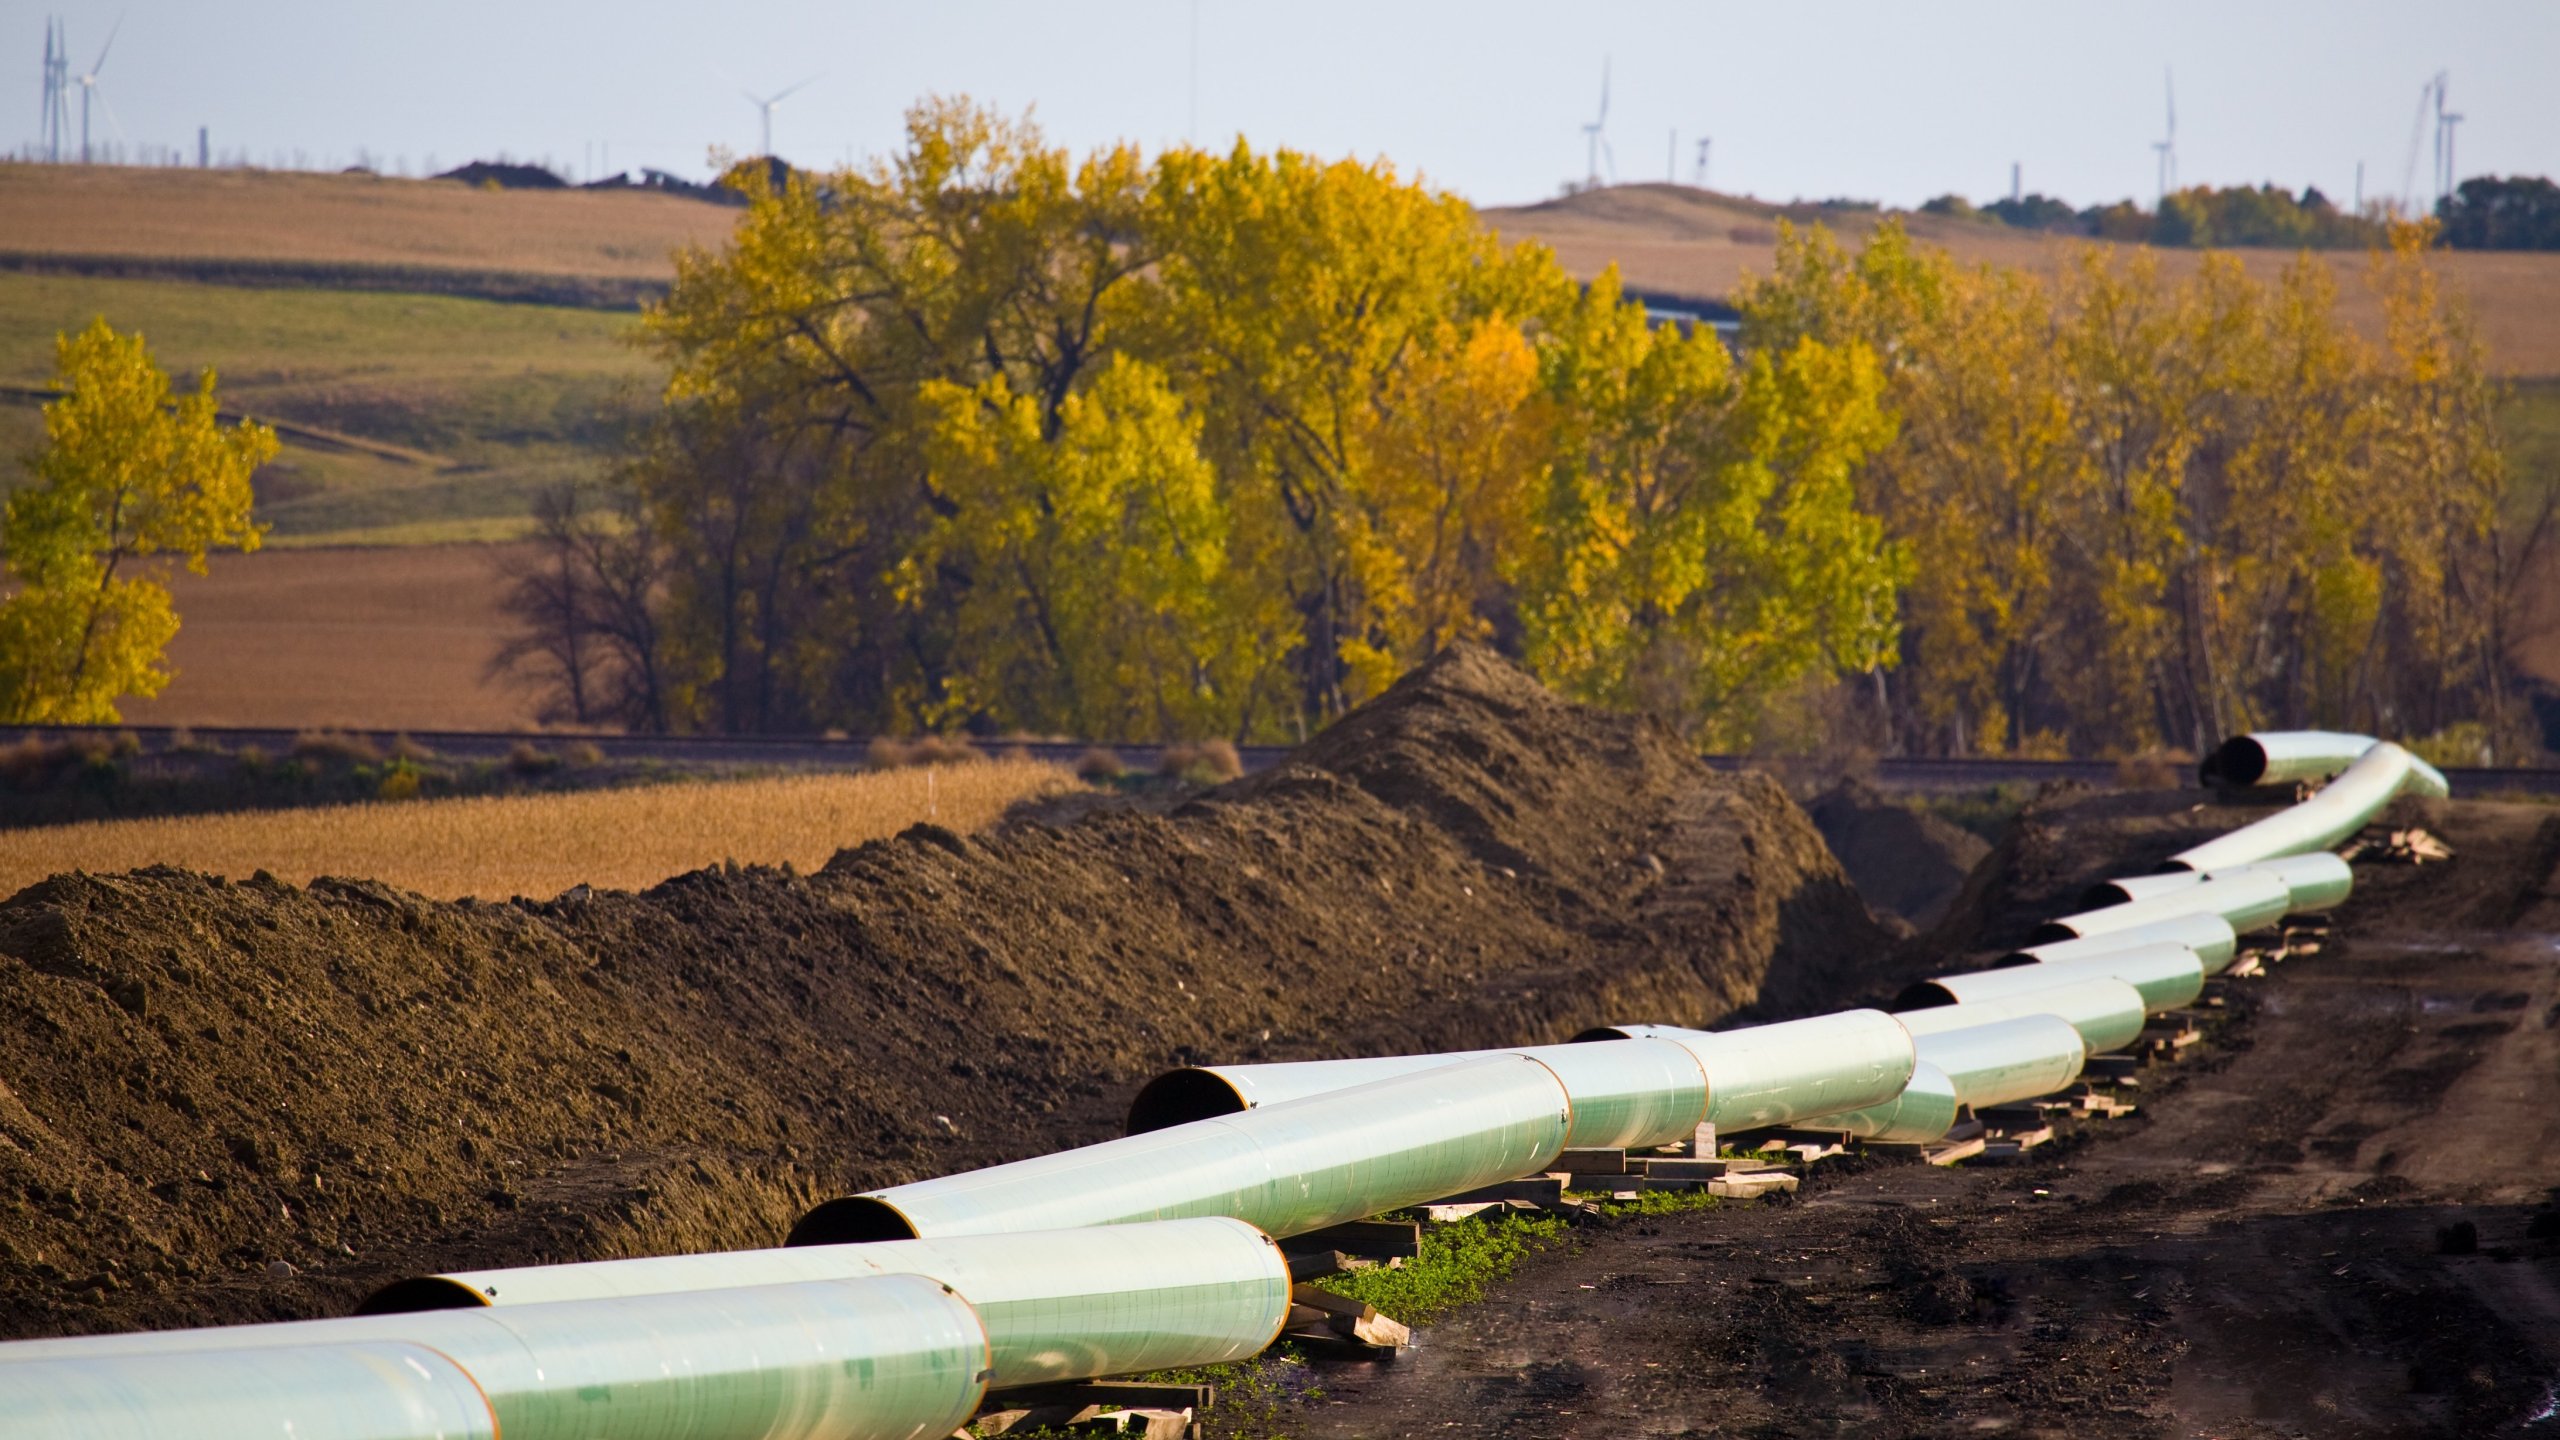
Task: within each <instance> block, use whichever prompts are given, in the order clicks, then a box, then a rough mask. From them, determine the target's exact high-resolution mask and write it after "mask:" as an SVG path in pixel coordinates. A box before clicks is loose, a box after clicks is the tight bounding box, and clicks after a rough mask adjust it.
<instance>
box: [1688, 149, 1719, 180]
mask: <svg viewBox="0 0 2560 1440" xmlns="http://www.w3.org/2000/svg"><path fill="white" fill-rule="evenodd" d="M1715 143H1716V142H1715V141H1714V140H1713V139H1711V138H1705V137H1701V138H1700V139H1699V141H1698V173H1697V174H1695V175H1693V176H1691V177H1689V183H1690V184H1692V185H1695V186H1697V187H1698V188H1699V189H1701V190H1704V189H1706V188H1707V147H1709V146H1711V145H1713V144H1715Z"/></svg>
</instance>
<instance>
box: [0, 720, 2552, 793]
mask: <svg viewBox="0 0 2560 1440" xmlns="http://www.w3.org/2000/svg"><path fill="white" fill-rule="evenodd" d="M304 733H307V732H305V731H299V730H291V729H277V728H264V727H244V726H216V725H196V726H167V725H117V726H43V725H6V726H0V746H5V745H14V744H17V743H19V742H20V741H22V740H26V739H29V738H68V737H76V736H81V735H93V736H100V737H112V736H115V735H119V734H125V735H131V736H133V737H134V739H135V740H137V741H139V742H140V743H141V746H142V753H144V754H146V755H151V754H168V753H170V752H172V751H174V750H176V749H177V748H178V746H179V745H180V743H181V742H183V741H184V740H186V739H189V738H192V739H193V741H194V742H195V743H196V744H198V745H216V746H220V747H221V748H223V749H225V750H235V751H236V750H240V749H244V748H248V747H255V748H257V749H260V750H263V751H265V752H266V753H268V754H270V755H282V754H285V753H287V752H289V751H290V750H291V749H292V748H293V744H294V741H295V739H296V738H297V737H298V736H300V735H302V734H304ZM343 733H347V734H352V735H362V736H365V737H367V738H370V739H371V740H373V741H374V742H375V743H376V744H378V745H383V746H386V747H387V746H388V745H389V744H390V743H391V741H392V739H393V737H394V736H396V735H406V736H408V737H409V738H410V739H411V740H412V741H414V742H416V743H417V744H419V745H421V746H424V747H425V748H427V749H429V750H432V751H434V752H435V753H436V754H438V755H445V756H451V757H454V758H456V759H469V760H497V759H504V758H505V757H506V756H507V755H508V754H509V753H511V752H512V751H514V749H515V748H516V747H517V746H518V745H533V746H536V747H538V748H541V749H545V750H553V751H557V750H559V749H560V748H562V747H563V746H567V745H573V744H577V743H579V742H581V741H584V742H585V743H587V744H590V745H593V746H594V747H596V749H597V750H599V751H601V752H603V754H604V755H605V757H606V758H607V759H611V760H660V761H666V762H670V763H679V764H696V765H743V766H789V767H795V768H807V769H849V768H852V767H855V766H859V765H861V764H863V763H864V762H865V759H866V757H867V756H868V754H869V752H870V745H871V738H870V737H869V736H860V737H850V738H841V737H840V738H830V737H827V736H820V735H630V734H621V733H614V732H588V731H564V730H546V731H532V730H381V729H358V730H350V731H346V732H343ZM975 743H976V744H977V746H978V748H979V749H981V750H983V751H985V752H986V753H988V754H990V755H1003V754H1012V753H1016V752H1019V753H1022V754H1026V755H1029V756H1030V757H1032V758H1033V759H1036V760H1047V761H1052V762H1055V763H1057V764H1061V765H1073V764H1074V763H1075V762H1076V761H1077V759H1079V758H1080V757H1081V756H1083V755H1084V753H1085V752H1086V751H1088V750H1091V749H1094V748H1097V746H1099V748H1103V749H1107V750H1110V751H1111V752H1112V753H1114V754H1116V755H1118V756H1119V757H1120V759H1121V761H1122V763H1123V764H1126V765H1128V766H1130V767H1131V768H1133V769H1140V770H1145V769H1151V768H1153V767H1154V766H1155V765H1156V764H1157V763H1158V761H1159V760H1160V759H1161V758H1162V756H1163V754H1164V751H1165V749H1166V747H1165V746H1162V745H1157V744H1104V743H1102V742H1096V741H1090V740H1013V739H1001V738H989V739H981V740H978V741H976V742H975ZM1291 748H1292V747H1290V746H1286V745H1239V746H1237V747H1236V754H1237V755H1238V756H1239V757H1240V758H1241V759H1242V760H1243V761H1244V767H1245V769H1247V770H1249V771H1251V770H1264V769H1268V768H1270V767H1271V766H1273V765H1276V764H1278V763H1280V761H1281V759H1282V758H1284V757H1285V756H1287V755H1288V753H1289V751H1290V749H1291ZM1706 761H1707V763H1708V764H1709V765H1711V766H1714V767H1715V768H1716V769H1719V770H1748V769H1753V768H1756V767H1758V766H1760V765H1762V764H1764V763H1766V762H1764V761H1762V760H1760V759H1757V758H1755V757H1752V756H1747V755H1710V756H1707V757H1706ZM2117 773H2118V772H2117V767H2116V764H2115V762H2113V761H2110V760H2007V759H1978V758H1965V759H1936V758H1929V757H1923V756H1888V757H1885V758H1883V759H1880V760H1878V761H1877V762H1876V768H1875V781H1876V783H1877V784H1879V785H1881V786H1883V787H1885V788H1887V789H1895V790H1970V789H1976V788H1979V787H1982V786H1987V785H2004V784H2031V785H2032V784H2044V783H2047V782H2051V781H2063V780H2076V781H2079V782H2081V783H2083V784H2090V785H2106V784H2112V783H2114V781H2115V780H2116V777H2117ZM2444 773H2445V776H2446V778H2448V779H2450V780H2452V781H2453V782H2454V784H2455V787H2456V791H2457V793H2460V794H2464V795H2473V796H2486V795H2499V794H2530V795H2560V769H2523V768H2517V767H2487V766H2472V767H2463V768H2456V767H2448V768H2446V770H2445V772H2444Z"/></svg>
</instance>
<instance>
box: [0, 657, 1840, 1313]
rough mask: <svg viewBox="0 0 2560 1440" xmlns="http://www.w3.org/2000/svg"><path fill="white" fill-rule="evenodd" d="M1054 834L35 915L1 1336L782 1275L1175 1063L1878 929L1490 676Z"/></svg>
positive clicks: (1569, 992)
mask: <svg viewBox="0 0 2560 1440" xmlns="http://www.w3.org/2000/svg"><path fill="white" fill-rule="evenodd" d="M1078 803H1079V805H1080V806H1081V807H1082V808H1083V809H1084V810H1085V812H1086V813H1084V815H1083V818H1081V819H1078V820H1074V821H1073V822H1072V823H1069V822H1068V820H1067V819H1066V817H1065V815H1064V813H1063V812H1060V813H1058V814H1057V816H1056V819H1055V823H1052V822H1051V821H1047V820H1043V819H1041V818H1039V817H1038V816H1037V815H1036V814H1035V815H1032V816H1026V817H1023V818H1020V819H1018V820H1017V821H1015V822H1014V823H1012V824H1009V825H1005V826H1002V827H999V828H997V829H996V830H994V831H991V832H989V833H987V834H985V835H982V836H979V837H963V836H960V835H958V834H956V833H954V832H953V831H951V830H949V829H947V828H943V827H931V826H927V827H918V828H917V829H915V830H912V831H909V832H907V833H906V834H903V835H901V836H899V837H897V838H895V839H892V840H888V841H881V842H874V843H872V844H868V845H864V846H861V847H859V848H856V849H850V850H847V851H845V852H843V853H841V854H839V855H837V856H836V857H835V859H834V860H832V861H830V862H829V863H828V864H827V865H826V866H825V867H824V868H823V869H822V870H820V871H819V872H818V873H815V874H786V873H783V872H781V871H779V870H771V869H763V868H752V869H745V870H739V871H730V870H727V869H725V868H724V869H720V870H706V871H700V872H696V873H694V874H690V875H686V876H682V877H679V878H677V879H675V880H672V881H669V882H667V883H666V884H664V885H661V886H658V887H656V888H655V889H652V890H650V891H647V892H645V893H641V894H636V895H635V894H627V893H617V892H610V891H598V892H596V893H594V894H592V895H586V896H578V897H563V898H562V899H560V900H558V901H548V902H530V901H529V902H522V903H508V904H500V905H489V904H471V903H444V902H438V901H433V900H427V899H423V898H420V897H418V896H416V895H412V894H408V893H405V892H402V891H399V890H395V889H393V888H391V887H388V886H385V885H381V884H378V883H375V882H371V881H359V880H347V881H334V880H333V881H318V882H314V883H313V884H312V885H311V886H310V887H309V888H307V889H305V888H298V887H294V886H290V885H286V884H283V883H281V882H269V881H252V882H250V883H247V884H234V883H230V882H226V881H221V880H216V879H212V878H209V877H205V876H200V875H195V874H191V873H188V872H184V871H178V870H156V871H149V872H144V873H140V874H135V875H130V876H124V877H117V878H92V877H69V878H62V879H54V880H48V881H46V882H44V883H42V884H40V885H37V886H35V887H33V888H31V889H29V890H26V891H24V892H22V893H20V894H19V895H17V896H16V897H15V898H13V899H11V900H9V901H8V902H7V903H6V904H5V905H0V1086H5V1090H0V1135H5V1136H6V1137H7V1139H8V1143H6V1144H0V1333H6V1334H9V1335H39V1334H48V1333H62V1332H67V1331H75V1330H94V1329H101V1328H120V1327H136V1326H145V1325H182V1324H203V1323H212V1322H217V1321H223V1320H237V1319H248V1318H252V1317H261V1316H287V1315H312V1314H321V1313H328V1312H331V1311H335V1310H342V1309H344V1308H345V1307H346V1306H347V1305H349V1304H350V1303H352V1301H353V1300H354V1299H355V1298H356V1297H358V1296H359V1295H361V1294H362V1293H364V1292H365V1291H367V1290H368V1289H369V1288H371V1287H372V1286H374V1285H378V1284H380V1283H382V1282H383V1281H385V1280H388V1279H390V1278H393V1277H396V1276H398V1275H400V1274H402V1273H404V1272H412V1271H417V1270H421V1269H430V1268H444V1267H449V1266H454V1265H460V1264H466V1263H468V1264H495V1263H520V1262H530V1261H538V1260H546V1259H569V1258H579V1257H592V1256H605V1255H623V1254H636V1253H647V1252H657V1251H669V1250H681V1249H702V1248H712V1247H722V1246H739V1245H753V1244H760V1243H772V1242H774V1241H776V1240H778V1239H779V1238H780V1237H781V1235H782V1234H783V1233H784V1231H785V1230H786V1228H787V1227H788V1226H789V1224H790V1223H791V1221H792V1220H794V1219H795V1218H797V1216H798V1215H799V1214H800V1213H801V1211H802V1210H803V1209H804V1208H806V1207H807V1206H808V1205H809V1204H810V1203H812V1202H813V1201H815V1200H817V1199H819V1198H822V1197H825V1196H829V1195H833V1194H838V1193H843V1192H845V1191H848V1190H853V1189H859V1188H864V1187H868V1186H872V1185H877V1184H883V1183H892V1182H896V1181H900V1180H906V1179H913V1178H918V1177H921V1176H924V1175H928V1174H934V1173H940V1172H943V1171H948V1170H952V1169H958V1168H965V1167H968V1166H974V1165H980V1164H987V1163H992V1162H996V1161H1002V1160H1008V1159H1014V1158H1018V1157H1022V1156H1026V1155H1031V1154H1037V1153H1041V1152H1045V1151H1049V1150H1053V1149H1057V1148H1059V1147H1061V1146H1066V1145H1073V1144H1078V1143H1082V1142H1085V1141H1090V1140H1095V1139H1100V1138H1103V1137H1105V1136H1106V1135H1109V1134H1112V1133H1116V1131H1117V1128H1118V1122H1119V1120H1120V1117H1121V1113H1122V1111H1123V1108H1124V1107H1125V1105H1126V1103H1127V1100H1128V1096H1129V1094H1130V1092H1131V1091H1132V1090H1133V1089H1134V1087H1135V1086H1136V1085H1137V1084H1138V1083H1139V1082H1140V1081H1142V1080H1144V1079H1146V1078H1148V1077H1149V1076H1151V1075H1152V1074H1154V1073H1156V1072H1157V1071H1159V1070H1161V1069H1162V1068H1164V1067H1166V1066H1169V1065H1172V1064H1175V1063H1179V1062H1182V1061H1185V1060H1190V1059H1194V1058H1199V1057H1204V1056H1210V1055H1216V1056H1219V1057H1222V1058H1254V1057H1268V1058H1275V1059H1276V1058H1297V1057H1306V1056H1316V1055H1327V1054H1334V1053H1341V1052H1346V1051H1347V1052H1351V1053H1362V1052H1366V1053H1382V1052H1392V1051H1397V1050H1406V1049H1412V1048H1416V1047H1461V1046H1467V1045H1475V1044H1487V1043H1494V1042H1501V1041H1512V1040H1518V1039H1522V1038H1538V1039H1555V1038H1561V1037H1563V1036H1565V1035H1569V1034H1571V1033H1573V1032H1575V1031H1577V1030H1579V1029H1581V1028H1583V1027H1584V1026H1586V1025H1588V1024H1591V1023H1595V1022H1597V1021H1600V1020H1603V1019H1606V1018H1609V1017H1613V1016H1624V1015H1627V1014H1632V1013H1641V1014H1654V1015H1667V1016H1678V1017H1685V1018H1693V1019H1701V1020H1703V1019H1708V1018H1712V1017H1714V1016H1717V1015H1720V1014H1723V1013H1726V1012H1727V1011H1729V1010H1731V1009H1733V1008H1734V1007H1736V1006H1738V1005H1742V1004H1745V1003H1748V1002H1750V1001H1752V1000H1754V999H1755V998H1765V997H1767V996H1769V995H1772V994H1778V993H1782V992H1788V991H1792V990H1800V989H1802V988H1804V985H1805V983H1806V980H1807V977H1833V979H1834V980H1835V981H1836V977H1837V976H1838V975H1839V974H1840V973H1841V972H1843V971H1844V970H1846V969H1850V968H1854V967H1856V966H1858V965H1861V964H1864V963H1867V962H1869V961H1871V960H1872V959H1873V957H1875V956H1876V955H1877V954H1878V953H1879V952H1880V950H1881V947H1882V945H1883V943H1884V938H1885V937H1884V934H1883V932H1882V931H1881V930H1880V929H1879V928H1878V927H1876V925H1875V924H1874V923H1873V922H1872V921H1871V920H1870V919H1869V917H1868V915H1867V912H1866V910H1865V907H1864V906H1863V905H1862V904H1861V903H1860V902H1859V901H1858V898H1857V896H1856V894H1855V893H1854V892H1853V891H1852V890H1851V889H1850V887H1849V885H1848V882H1847V880H1846V879H1845V877H1844V876H1843V875H1842V874H1841V872H1840V869H1839V867H1838V865H1837V863H1836V862H1834V861H1833V860H1832V858H1831V856H1830V854H1829V853H1828V852H1827V851H1825V850H1824V849H1823V847H1822V843H1821V840H1820V837H1819V836H1817V835H1816V834H1815V832H1814V830H1813V827H1812V826H1811V825H1810V823H1808V822H1807V821H1806V819H1805V818H1804V815H1803V813H1802V812H1801V811H1800V810H1798V809H1796V808H1795V806H1794V805H1793V804H1792V803H1791V802H1789V801H1788V800H1787V798H1786V796H1785V794H1784V792H1783V791H1782V790H1781V789H1780V788H1779V787H1778V786H1777V785H1776V784H1775V783H1774V782H1772V781H1769V780H1766V779H1763V778H1758V777H1732V776H1725V775H1720V774H1718V773H1716V772H1714V771H1712V770H1710V769H1708V768H1707V767H1706V766H1704V765H1703V764H1701V763H1700V762H1698V761H1697V760H1696V759H1695V758H1694V757H1693V756H1691V755H1689V754H1688V753H1687V752H1686V751H1685V750H1684V749H1683V748H1682V747H1681V746H1680V745H1679V744H1678V743H1677V742H1676V741H1675V740H1674V739H1673V738H1672V737H1671V735H1670V734H1669V733H1668V732H1666V731H1664V730H1662V729H1660V728H1658V727H1656V726H1653V725H1650V724H1646V723H1642V722H1638V721H1635V720H1631V719H1626V718H1623V717H1617V716H1611V715H1605V714H1601V713H1597V712H1592V711H1587V710H1582V709H1579V708H1575V707H1572V706H1568V705H1565V704H1562V703H1560V702H1558V701H1557V700H1555V699H1554V698H1553V697H1551V696H1550V695H1548V694H1547V693H1546V692H1544V691H1543V690H1541V689H1540V688H1539V687H1538V686H1537V685H1535V684H1534V683H1533V682H1531V681H1530V680H1528V679H1527V678H1526V677H1525V676H1523V675H1521V674H1520V673H1519V672H1518V671H1516V670H1513V669H1511V668H1510V667H1508V666H1507V665H1505V664H1504V663H1502V662H1501V661H1499V660H1497V659H1495V658H1494V657H1492V656H1491V655H1490V654H1489V653H1488V652H1485V651H1481V650H1472V649H1469V650H1460V651H1455V652H1452V653H1451V654H1449V655H1447V656H1444V657H1442V658H1441V659H1440V660H1438V661H1435V662H1434V663H1433V664H1431V665H1429V666H1427V667H1425V668H1424V669H1423V670H1422V671H1420V672H1417V673H1416V674H1415V675H1413V676H1411V677H1409V678H1408V679H1407V680H1405V681H1404V682H1403V683H1402V684H1400V685H1399V686H1397V687H1396V688H1395V689H1394V690H1393V691H1391V692H1390V693H1389V694H1388V695H1386V696H1384V697H1381V699H1380V700H1379V701H1377V702H1376V703H1374V704H1373V705H1371V706H1370V707H1368V708H1367V709H1365V710H1364V711H1362V712H1360V713H1359V714H1357V715H1355V716H1353V717H1351V718H1350V719H1349V720H1347V721H1345V722H1344V723H1343V724H1341V725H1339V726H1336V727H1335V728H1334V729H1333V730H1331V731H1329V732H1327V733H1326V734H1325V735H1323V736H1320V737H1318V738H1317V739H1316V740H1315V741H1314V742H1313V743H1312V744H1310V745H1309V746H1307V747H1305V748H1304V749H1303V750H1301V751H1300V752H1299V753H1298V755H1297V756H1296V758H1295V759H1294V760H1293V761H1292V762H1291V763H1288V764H1285V765H1283V766H1281V767H1279V768H1276V769H1273V770H1270V771H1266V772H1263V773H1259V774H1256V775H1253V776H1251V777H1248V778H1246V779H1244V780H1241V781H1237V782H1235V783H1233V784H1230V785H1227V786H1224V787H1221V788H1219V789H1217V790H1215V791H1211V792H1207V793H1205V794H1203V795H1201V796H1199V797H1198V798H1196V799H1194V800H1191V801H1188V802H1186V803H1183V804H1181V805H1180V806H1179V807H1178V808H1175V809H1173V810H1172V811H1171V812H1170V813H1160V812H1159V811H1158V810H1156V809H1151V808H1145V807H1138V806H1120V807H1111V806H1103V807H1099V808H1095V807H1093V806H1091V805H1090V803H1089V802H1078ZM278 1262H281V1263H282V1264H284V1265H290V1266H291V1267H293V1271H292V1273H291V1274H289V1275H288V1274H284V1273H283V1272H282V1271H280V1270H279V1271H277V1272H276V1273H273V1274H271V1273H270V1269H269V1267H270V1266H273V1265H277V1264H278Z"/></svg>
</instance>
